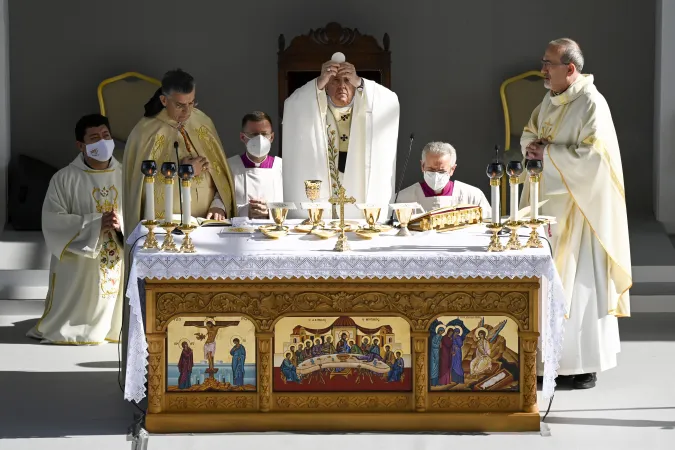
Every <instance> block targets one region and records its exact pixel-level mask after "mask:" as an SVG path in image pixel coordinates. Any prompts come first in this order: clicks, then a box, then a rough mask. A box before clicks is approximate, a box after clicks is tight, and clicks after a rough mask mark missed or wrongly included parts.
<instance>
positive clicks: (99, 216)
mask: <svg viewBox="0 0 675 450" xmlns="http://www.w3.org/2000/svg"><path fill="white" fill-rule="evenodd" d="M83 122H84V125H83ZM107 123H108V122H107V119H105V117H103V116H100V115H98V114H94V115H91V116H85V117H84V118H82V119H81V120H80V122H79V123H78V126H77V127H76V134H77V133H78V130H81V129H82V128H85V129H86V132H85V135H84V137H81V136H80V137H78V141H80V142H78V146H81V147H82V149H83V153H82V154H80V155H78V156H77V157H76V158H75V160H74V161H73V162H71V163H70V165H68V166H67V167H65V168H63V169H61V170H59V171H58V172H57V173H56V174H55V175H54V176H53V177H52V179H51V181H50V183H49V189H48V191H47V195H46V197H45V201H44V204H43V207H42V231H43V233H44V238H45V242H46V244H47V247H48V248H49V251H50V253H51V254H52V258H51V264H50V268H49V291H48V293H47V299H46V302H45V311H44V314H43V315H42V318H41V319H40V320H39V321H38V322H37V324H36V325H35V327H33V329H31V330H30V331H29V332H28V336H29V337H33V338H36V339H40V340H41V342H43V343H49V344H71V345H94V344H101V343H103V342H105V341H106V340H107V341H115V342H117V341H118V339H119V334H120V329H121V326H122V306H123V303H122V301H123V289H122V286H123V284H124V270H123V269H124V267H123V264H124V261H123V248H124V247H123V240H122V234H121V230H122V226H123V222H122V215H121V211H122V166H121V164H120V163H119V162H117V161H116V160H115V158H113V157H112V152H113V148H114V146H115V144H114V142H113V140H112V138H111V137H110V133H109V128H108V126H107Z"/></svg>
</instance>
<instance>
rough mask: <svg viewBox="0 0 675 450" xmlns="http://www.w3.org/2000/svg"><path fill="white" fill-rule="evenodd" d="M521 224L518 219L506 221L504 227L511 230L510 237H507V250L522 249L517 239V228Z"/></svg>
mask: <svg viewBox="0 0 675 450" xmlns="http://www.w3.org/2000/svg"><path fill="white" fill-rule="evenodd" d="M522 225H523V223H522V222H518V221H515V222H514V221H509V222H507V223H506V228H508V229H509V230H511V237H509V241H508V242H507V243H506V249H507V250H522V249H523V245H522V244H521V243H520V240H519V239H518V229H519V228H520V227H521V226H522Z"/></svg>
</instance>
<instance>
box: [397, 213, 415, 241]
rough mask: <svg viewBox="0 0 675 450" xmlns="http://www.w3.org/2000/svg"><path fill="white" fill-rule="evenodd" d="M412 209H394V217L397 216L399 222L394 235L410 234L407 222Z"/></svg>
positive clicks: (410, 217) (410, 216)
mask: <svg viewBox="0 0 675 450" xmlns="http://www.w3.org/2000/svg"><path fill="white" fill-rule="evenodd" d="M412 215H413V210H412V208H398V209H396V217H397V218H398V223H399V224H401V229H400V230H399V231H398V233H396V236H410V235H411V234H410V230H408V223H409V222H410V219H412Z"/></svg>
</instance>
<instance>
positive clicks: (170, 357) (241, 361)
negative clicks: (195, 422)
mask: <svg viewBox="0 0 675 450" xmlns="http://www.w3.org/2000/svg"><path fill="white" fill-rule="evenodd" d="M255 341H256V340H255V326H254V325H253V323H252V322H251V321H250V320H248V319H247V318H246V317H178V318H176V319H174V320H173V321H171V323H169V327H168V332H167V390H169V391H181V392H190V391H193V392H207V391H219V392H227V391H255V390H256V366H255V361H256V354H255V351H256V349H255Z"/></svg>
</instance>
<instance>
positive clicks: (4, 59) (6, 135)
mask: <svg viewBox="0 0 675 450" xmlns="http://www.w3.org/2000/svg"><path fill="white" fill-rule="evenodd" d="M7 6H8V0H0V233H1V232H2V231H1V230H3V229H4V228H5V222H6V221H7V207H6V205H7V168H8V165H9V161H10V156H11V151H10V148H11V146H10V120H9V92H10V91H9V39H8V38H9V15H8V14H7V10H8V8H7Z"/></svg>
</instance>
